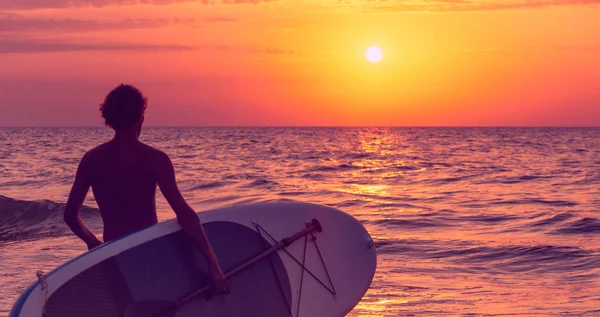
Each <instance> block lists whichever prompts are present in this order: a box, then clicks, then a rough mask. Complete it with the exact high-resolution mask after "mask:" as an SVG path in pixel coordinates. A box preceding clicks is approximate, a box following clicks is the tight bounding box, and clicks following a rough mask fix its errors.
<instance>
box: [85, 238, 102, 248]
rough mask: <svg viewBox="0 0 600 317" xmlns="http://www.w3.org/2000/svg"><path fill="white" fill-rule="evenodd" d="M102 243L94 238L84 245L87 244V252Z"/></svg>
mask: <svg viewBox="0 0 600 317" xmlns="http://www.w3.org/2000/svg"><path fill="white" fill-rule="evenodd" d="M102 243H103V242H102V241H100V239H97V238H96V240H92V241H90V242H87V243H86V244H87V247H88V250H91V249H93V248H95V247H98V246H101V245H102Z"/></svg>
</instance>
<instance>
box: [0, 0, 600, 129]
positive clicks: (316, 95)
mask: <svg viewBox="0 0 600 317" xmlns="http://www.w3.org/2000/svg"><path fill="white" fill-rule="evenodd" d="M370 46H377V47H379V48H381V50H382V51H383V59H382V60H381V61H380V62H377V63H372V62H369V61H368V60H367V59H366V57H365V51H366V50H367V49H368V48H369V47H370ZM120 83H130V84H133V85H135V86H137V87H138V88H140V89H141V90H142V91H143V92H144V93H145V94H146V95H147V96H148V98H149V106H148V110H147V115H146V123H147V124H148V125H152V126H207V125H219V126H223V125H226V126H229V125H251V126H256V125H258V126H262V125H269V126H298V125H302V126H315V125H316V126H371V125H379V126H465V125H466V126H600V0H535V1H532V0H430V1H427V0H373V1H367V0H359V1H343V0H342V1H336V0H313V1H301V0H298V1H292V0H279V1H278V0H272V1H260V0H249V1H246V0H233V1H231V0H228V1H214V2H213V1H185V0H179V1H177V0H154V1H153V0H140V1H135V0H131V1H128V0H0V126H100V125H101V124H102V121H101V118H100V115H99V111H98V105H99V104H100V103H101V102H102V101H103V99H104V96H105V95H106V93H108V92H109V91H110V89H112V88H114V87H115V86H117V85H118V84H120Z"/></svg>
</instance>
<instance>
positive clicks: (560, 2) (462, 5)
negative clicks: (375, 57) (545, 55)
mask: <svg viewBox="0 0 600 317" xmlns="http://www.w3.org/2000/svg"><path fill="white" fill-rule="evenodd" d="M276 1H281V0H0V10H3V9H4V10H31V9H50V8H69V7H106V6H123V5H138V4H146V5H168V4H176V3H184V2H200V3H203V4H259V3H264V2H276ZM317 3H318V4H321V5H323V6H350V7H363V8H364V9H365V10H366V11H376V12H412V11H438V12H446V11H487V10H490V11H491V10H509V9H525V8H544V7H550V6H573V5H595V4H600V0H346V1H343V0H317Z"/></svg>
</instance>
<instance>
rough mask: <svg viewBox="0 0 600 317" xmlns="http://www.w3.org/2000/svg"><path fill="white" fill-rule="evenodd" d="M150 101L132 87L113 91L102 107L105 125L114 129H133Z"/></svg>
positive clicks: (123, 86) (120, 87)
mask: <svg viewBox="0 0 600 317" xmlns="http://www.w3.org/2000/svg"><path fill="white" fill-rule="evenodd" d="M147 102H148V99H147V98H146V97H144V95H142V92H141V91H139V90H138V89H137V88H135V87H133V86H131V85H124V84H121V85H119V86H118V87H117V88H115V89H113V90H112V91H111V92H110V93H109V94H108V95H106V98H105V99H104V103H102V104H101V105H100V112H101V113H102V117H103V118H104V124H105V125H106V126H108V127H111V128H113V129H121V128H129V127H132V126H133V125H134V124H135V123H136V122H138V120H140V118H141V117H142V116H143V115H144V112H145V111H146V107H147Z"/></svg>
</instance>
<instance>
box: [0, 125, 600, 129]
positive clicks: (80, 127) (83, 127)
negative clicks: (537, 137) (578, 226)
mask: <svg viewBox="0 0 600 317" xmlns="http://www.w3.org/2000/svg"><path fill="white" fill-rule="evenodd" d="M6 128H9V129H14V128H22V129H32V128H55V129H65V128H73V129H91V128H96V129H101V128H102V129H104V128H106V129H109V130H112V128H109V127H104V126H92V125H89V126H59V125H56V126H46V125H40V126H26V125H23V126H2V125H0V129H6ZM144 128H475V129H478V128H490V129H498V128H524V129H558V128H564V129H573V128H600V125H579V126H546V125H539V126H536V125H532V126H521V125H480V126H478V125H454V126H452V125H448V126H445V125H281V126H278V125H195V126H194V125H181V126H178V125H149V126H144V127H143V128H142V129H144Z"/></svg>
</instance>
